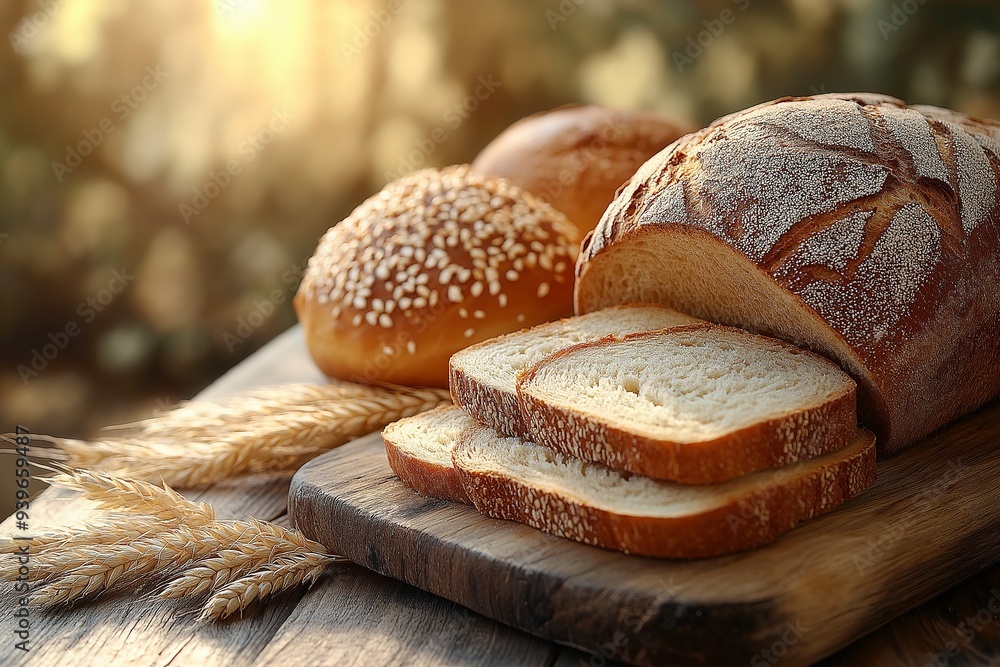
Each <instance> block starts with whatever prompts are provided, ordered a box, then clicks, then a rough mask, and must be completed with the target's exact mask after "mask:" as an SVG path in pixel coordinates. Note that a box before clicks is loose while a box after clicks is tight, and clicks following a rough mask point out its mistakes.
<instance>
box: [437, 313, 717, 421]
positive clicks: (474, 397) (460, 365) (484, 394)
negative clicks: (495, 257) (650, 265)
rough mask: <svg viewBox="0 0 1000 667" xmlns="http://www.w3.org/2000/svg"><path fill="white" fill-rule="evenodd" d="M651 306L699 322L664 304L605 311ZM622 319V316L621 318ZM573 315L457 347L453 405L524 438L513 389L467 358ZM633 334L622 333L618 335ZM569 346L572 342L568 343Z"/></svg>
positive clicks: (560, 323)
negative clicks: (479, 371) (481, 373)
mask: <svg viewBox="0 0 1000 667" xmlns="http://www.w3.org/2000/svg"><path fill="white" fill-rule="evenodd" d="M650 307H654V308H657V309H660V310H662V311H664V313H663V314H664V317H665V318H667V317H670V318H674V319H676V320H677V324H674V325H670V326H680V325H681V324H682V323H692V322H699V321H700V320H698V319H697V318H695V317H690V316H688V315H685V314H684V313H680V312H677V311H675V310H673V309H671V308H666V307H664V306H650V305H649V304H638V303H636V304H628V305H625V306H618V307H616V308H612V309H609V310H614V311H615V312H622V313H627V312H628V310H630V309H634V308H650ZM623 319H624V317H623ZM575 320H576V317H567V318H564V319H562V320H558V321H555V322H547V323H545V324H539V325H537V326H535V327H532V328H531V329H523V330H521V331H517V332H514V333H510V334H505V335H502V336H497V337H496V338H491V339H490V340H487V341H483V342H482V343H477V344H476V345H470V346H469V347H467V348H465V349H464V350H460V351H458V352H456V353H455V354H454V355H452V357H451V359H450V360H449V361H448V372H449V381H448V388H449V390H450V391H451V399H452V401H453V402H454V403H455V405H457V406H459V407H461V408H462V409H464V410H465V411H466V412H468V413H469V414H471V415H472V416H473V417H475V418H476V419H477V420H478V421H480V422H482V423H483V424H486V425H487V426H489V427H491V428H493V429H495V430H497V431H499V432H500V433H503V434H505V435H516V436H520V437H523V438H527V437H528V429H527V421H526V419H525V416H524V415H522V414H521V404H520V401H518V398H517V392H516V390H515V391H506V390H504V389H501V388H499V387H495V386H493V385H491V384H490V383H488V382H484V381H482V380H481V379H480V378H479V377H478V376H477V375H476V369H475V368H471V367H468V368H467V366H469V362H467V361H466V358H467V357H474V356H475V355H476V354H477V353H479V352H480V351H482V350H487V349H489V348H490V347H491V346H494V345H497V344H502V343H504V342H506V341H509V340H511V339H514V338H525V342H526V344H530V341H529V340H528V338H527V337H528V336H530V335H531V332H533V331H536V330H551V329H552V328H553V327H562V326H570V325H572V323H573V322H574V321H575ZM628 333H634V332H632V331H628V332H624V333H623V334H622V335H626V334H628ZM570 345H572V343H571V344H570Z"/></svg>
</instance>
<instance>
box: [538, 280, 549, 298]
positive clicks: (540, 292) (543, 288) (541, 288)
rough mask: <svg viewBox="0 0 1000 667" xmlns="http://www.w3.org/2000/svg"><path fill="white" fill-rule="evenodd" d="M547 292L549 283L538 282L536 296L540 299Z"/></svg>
mask: <svg viewBox="0 0 1000 667" xmlns="http://www.w3.org/2000/svg"><path fill="white" fill-rule="evenodd" d="M548 293H549V284H548V283H539V285H538V293H537V294H538V298H539V299H541V298H542V297H544V296H545V295H546V294H548Z"/></svg>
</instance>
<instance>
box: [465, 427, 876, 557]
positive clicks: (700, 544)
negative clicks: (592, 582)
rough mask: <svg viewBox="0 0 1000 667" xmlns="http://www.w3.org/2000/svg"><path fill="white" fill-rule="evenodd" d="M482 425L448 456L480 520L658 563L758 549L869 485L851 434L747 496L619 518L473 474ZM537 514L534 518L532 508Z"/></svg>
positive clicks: (860, 441) (861, 442)
mask: <svg viewBox="0 0 1000 667" xmlns="http://www.w3.org/2000/svg"><path fill="white" fill-rule="evenodd" d="M490 433H492V434H493V436H492V437H497V436H496V434H495V432H493V431H491V430H490V429H488V428H487V427H484V426H476V427H474V428H473V429H470V431H468V432H466V433H464V434H463V435H462V436H461V437H460V438H459V442H458V444H457V445H456V447H455V449H454V450H453V452H452V456H453V458H454V460H455V467H456V469H457V471H458V475H459V477H460V478H461V480H462V484H463V486H464V487H465V490H466V493H467V495H468V497H469V498H470V500H471V501H472V504H473V505H474V506H475V507H476V509H478V510H479V511H480V512H482V513H483V514H486V515H488V516H491V517H493V518H497V519H505V520H508V521H517V522H519V523H523V524H526V525H528V526H531V527H533V528H537V529H540V530H543V531H545V532H547V533H551V534H553V535H557V536H559V537H565V538H568V539H571V540H575V541H577V542H582V543H584V544H590V545H594V546H599V547H603V548H606V549H614V550H617V551H622V552H625V553H629V554H636V555H644V556H654V557H660V558H707V557H712V556H719V555H723V554H727V553H732V552H736V551H743V550H746V549H751V548H754V547H759V546H762V545H764V544H768V543H769V542H772V541H774V540H775V539H776V538H777V537H778V536H779V535H781V534H782V533H784V532H786V531H788V530H791V529H792V528H794V527H795V526H797V525H798V524H799V523H801V522H803V521H806V520H808V519H811V518H814V517H817V516H820V515H822V514H826V513H827V512H830V511H831V510H833V509H835V508H836V507H838V506H839V505H841V504H843V503H845V502H847V501H848V500H850V499H852V498H854V497H855V496H857V495H859V494H860V493H862V492H863V491H864V490H866V489H867V488H869V487H870V486H871V485H872V484H874V483H875V474H876V472H875V436H874V435H873V434H872V433H871V432H869V431H866V430H864V429H858V431H857V433H856V435H855V438H854V439H853V441H852V442H851V444H850V445H848V446H847V447H846V448H844V449H843V450H840V451H839V452H837V453H834V454H830V455H827V456H826V457H824V459H823V460H820V461H816V462H815V463H816V465H814V466H812V467H810V468H809V470H808V471H806V472H799V473H797V472H794V471H792V472H787V471H783V470H776V471H770V472H769V473H758V474H763V475H766V476H768V477H771V480H770V482H771V483H762V484H761V485H760V486H758V487H757V488H755V490H754V491H752V492H751V493H749V494H747V495H744V496H738V497H730V498H728V499H727V500H726V501H725V502H723V503H721V504H720V505H718V506H716V507H713V508H711V509H709V510H706V511H700V512H696V513H693V514H689V515H685V516H676V517H662V516H660V517H656V516H643V515H633V514H621V513H618V512H614V511H610V510H607V509H604V508H601V507H597V506H594V505H592V504H589V503H588V502H587V500H586V499H585V498H581V497H572V496H570V495H567V494H561V493H559V492H557V491H556V490H554V489H546V488H544V487H541V486H539V485H537V484H528V483H526V482H524V481H522V480H517V479H513V478H511V477H510V476H507V475H502V474H497V473H494V472H485V471H480V470H475V469H473V468H472V467H470V466H469V465H468V464H467V462H465V461H464V460H463V453H464V452H465V451H466V448H467V447H469V446H470V444H471V443H472V442H473V441H474V439H475V438H476V437H491V436H490V435H489V434H490ZM542 507H544V508H545V510H544V511H541V510H540V509H539V508H542Z"/></svg>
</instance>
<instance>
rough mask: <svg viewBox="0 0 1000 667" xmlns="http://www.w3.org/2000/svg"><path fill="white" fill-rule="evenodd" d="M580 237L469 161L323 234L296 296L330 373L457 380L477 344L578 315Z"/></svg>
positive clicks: (419, 179) (386, 194) (395, 189)
mask: <svg viewBox="0 0 1000 667" xmlns="http://www.w3.org/2000/svg"><path fill="white" fill-rule="evenodd" d="M579 245H580V234H579V232H577V230H576V228H575V227H573V225H572V224H570V223H569V222H568V221H567V220H566V217H565V216H564V215H563V214H562V213H560V212H558V211H556V210H555V209H554V208H552V207H551V206H549V205H548V204H546V203H545V202H543V201H541V200H539V199H538V198H537V197H534V196H532V195H531V194H529V193H527V192H524V191H523V190H521V189H520V188H517V187H515V186H513V185H511V184H510V183H508V182H507V181H505V180H503V179H500V178H492V177H487V176H483V175H481V174H478V173H476V172H475V171H473V170H472V169H470V168H469V166H468V165H461V166H455V167H449V168H447V169H442V170H438V169H424V170H422V171H418V172H415V173H413V174H410V175H408V176H405V177H403V178H401V179H399V180H397V181H394V182H393V183H390V184H389V185H387V186H386V187H385V188H384V189H383V190H382V191H381V192H379V193H378V194H376V195H374V196H372V197H370V198H369V199H368V200H367V201H365V202H364V203H363V204H361V205H360V206H359V207H358V208H356V209H355V210H354V211H353V212H352V213H351V214H350V215H349V216H348V217H347V218H346V219H345V220H344V221H343V222H341V223H340V224H339V225H337V226H335V227H333V228H331V229H330V231H328V232H327V233H326V235H325V236H323V238H322V240H321V241H320V243H319V247H318V248H317V249H316V253H315V254H314V255H313V257H312V258H311V259H310V260H309V266H308V268H307V269H306V271H305V274H304V275H303V278H302V284H301V285H300V286H299V291H298V293H297V294H296V296H295V310H296V312H297V313H298V316H299V321H300V322H301V323H302V326H303V328H304V329H305V334H306V341H307V342H308V345H309V351H310V353H311V354H312V357H313V359H314V360H315V362H316V364H317V365H318V366H319V368H320V369H321V370H322V371H323V372H324V373H326V374H327V375H328V376H331V377H336V378H341V379H345V380H352V381H356V382H369V383H370V382H391V383H395V384H404V385H415V386H436V387H447V386H448V358H449V357H450V356H451V355H452V354H453V353H455V352H457V351H458V350H460V349H462V348H464V347H467V346H469V345H471V344H473V343H478V342H479V341H482V340H485V339H487V338H492V337H493V336H497V335H500V334H503V333H508V332H511V331H516V330H518V329H521V328H524V327H528V326H533V325H535V324H539V323H542V322H547V321H549V320H554V319H558V318H562V317H567V316H569V315H572V314H573V267H574V262H575V261H576V256H577V252H578V250H579Z"/></svg>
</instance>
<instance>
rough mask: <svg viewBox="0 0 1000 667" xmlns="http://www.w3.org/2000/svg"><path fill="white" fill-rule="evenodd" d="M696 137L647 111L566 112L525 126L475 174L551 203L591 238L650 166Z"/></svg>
mask: <svg viewBox="0 0 1000 667" xmlns="http://www.w3.org/2000/svg"><path fill="white" fill-rule="evenodd" d="M692 129H694V128H691V127H688V126H687V125H686V124H684V123H673V122H670V121H667V120H664V119H663V118H660V117H659V116H656V115H654V114H651V113H645V112H641V111H624V110H619V109H609V108H607V107H602V106H596V105H588V106H572V107H563V108H560V109H556V110H554V111H548V112H545V113H540V114H536V115H534V116H528V117H527V118H522V119H521V120H519V121H517V122H516V123H514V124H513V125H511V126H510V127H508V128H507V129H506V130H504V131H503V132H501V133H500V134H499V135H498V136H497V137H496V138H495V139H494V140H493V141H491V142H490V143H489V144H487V145H486V147H485V148H484V149H483V150H482V152H480V153H479V155H478V156H476V159H475V160H474V161H473V163H472V167H473V169H475V170H476V171H479V172H481V173H483V174H489V175H491V176H500V177H502V178H506V179H508V180H510V182H511V183H513V184H514V185H517V186H519V187H521V188H523V189H525V190H527V191H528V192H531V193H532V194H534V195H536V196H537V197H540V198H542V199H544V200H545V201H547V202H548V203H550V204H552V205H553V206H554V207H555V208H557V209H559V210H560V211H562V212H563V213H565V214H566V217H567V218H569V220H570V221H571V222H572V223H573V224H575V225H576V226H577V227H578V228H579V230H580V233H581V234H586V233H587V232H589V231H590V230H591V229H593V228H594V227H596V226H597V223H598V221H599V220H600V219H601V216H602V215H603V214H604V210H605V209H606V208H607V207H608V205H609V204H610V203H611V200H613V199H614V198H615V191H617V190H618V188H619V187H621V186H622V185H623V184H624V183H625V182H626V181H628V180H629V178H631V177H632V174H634V173H635V172H636V170H637V169H638V168H639V167H640V166H642V164H643V163H644V162H645V161H646V160H647V159H649V158H650V157H652V156H653V155H655V154H656V153H657V152H659V151H660V150H661V149H662V148H664V147H665V146H667V145H668V144H670V143H672V142H674V141H675V140H677V139H678V138H679V137H680V136H681V135H683V134H686V133H688V132H689V131H691V130H692Z"/></svg>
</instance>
